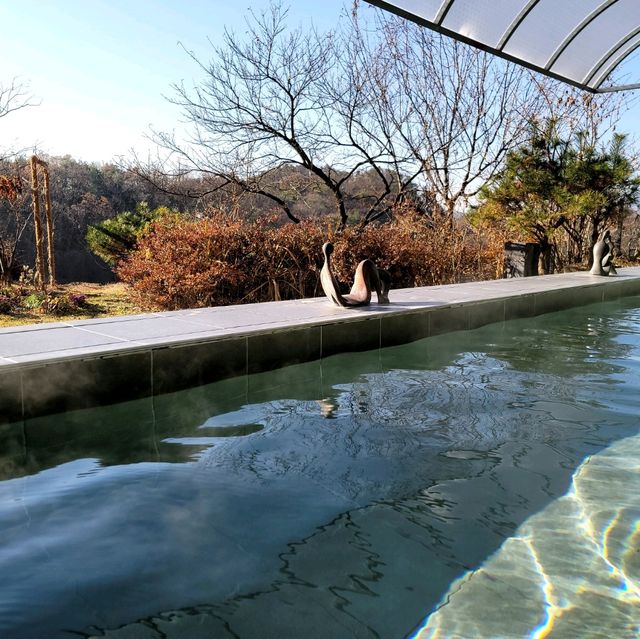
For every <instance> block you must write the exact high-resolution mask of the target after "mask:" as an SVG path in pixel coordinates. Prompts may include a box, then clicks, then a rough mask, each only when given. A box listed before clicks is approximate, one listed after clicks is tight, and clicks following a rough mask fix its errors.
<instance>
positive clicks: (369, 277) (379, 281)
mask: <svg viewBox="0 0 640 639" xmlns="http://www.w3.org/2000/svg"><path fill="white" fill-rule="evenodd" d="M322 253H323V254H324V264H323V266H322V271H320V283H321V284H322V290H323V291H324V293H325V295H326V296H327V297H328V298H329V299H330V300H331V301H332V302H333V303H334V304H337V305H338V306H367V305H368V304H369V303H370V302H371V292H372V291H374V290H375V292H376V295H377V296H378V304H386V303H388V302H389V287H390V284H391V279H390V277H389V273H387V272H386V271H384V270H382V269H379V268H378V267H377V266H376V265H375V264H374V263H373V262H372V261H371V260H362V262H360V264H358V266H357V268H356V274H355V277H354V280H353V286H352V287H351V291H350V292H349V293H348V294H347V295H342V294H341V293H340V288H339V286H338V282H337V281H336V278H335V276H334V275H333V271H332V270H331V254H332V253H333V244H331V242H326V243H325V244H324V245H323V246H322Z"/></svg>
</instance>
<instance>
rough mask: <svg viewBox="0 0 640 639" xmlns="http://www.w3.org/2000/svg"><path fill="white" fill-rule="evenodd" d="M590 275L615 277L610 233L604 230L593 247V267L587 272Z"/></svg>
mask: <svg viewBox="0 0 640 639" xmlns="http://www.w3.org/2000/svg"><path fill="white" fill-rule="evenodd" d="M589 273H591V275H616V273H617V271H616V268H615V266H614V265H613V243H612V242H611V231H609V229H605V230H604V231H603V232H602V233H601V234H600V237H599V238H598V241H597V242H596V243H595V245H594V247H593V266H592V267H591V270H590V271H589Z"/></svg>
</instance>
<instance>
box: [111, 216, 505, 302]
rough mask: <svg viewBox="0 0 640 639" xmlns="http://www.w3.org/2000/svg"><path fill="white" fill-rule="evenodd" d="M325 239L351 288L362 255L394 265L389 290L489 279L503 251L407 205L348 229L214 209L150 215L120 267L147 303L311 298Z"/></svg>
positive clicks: (383, 264)
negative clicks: (201, 215) (199, 214)
mask: <svg viewBox="0 0 640 639" xmlns="http://www.w3.org/2000/svg"><path fill="white" fill-rule="evenodd" d="M327 240H330V241H332V242H333V243H334V246H335V253H334V264H333V265H334V271H335V274H336V277H337V279H338V281H339V282H341V283H342V284H343V285H344V289H345V291H348V287H349V285H350V284H351V282H352V281H353V274H354V271H355V268H356V265H357V264H358V262H359V261H360V260H362V259H365V258H370V259H372V260H373V261H374V262H375V263H376V264H378V266H380V267H382V268H384V269H386V270H388V271H389V273H390V275H391V281H392V288H403V287H411V286H428V285H433V284H445V283H452V282H460V281H468V280H471V279H490V278H492V277H495V276H496V264H497V261H498V259H499V258H500V257H501V251H502V246H501V245H500V246H499V247H498V243H496V242H491V241H489V242H487V241H486V240H485V239H483V238H481V237H479V236H478V234H477V233H476V232H475V231H474V230H473V229H472V228H471V227H469V226H468V225H467V224H465V223H464V222H460V223H458V224H456V226H455V227H454V228H453V229H451V228H450V226H449V225H446V224H434V223H433V221H432V220H430V219H429V218H427V217H424V216H419V215H417V214H415V213H414V212H412V211H410V210H409V211H398V212H397V213H396V215H395V216H394V220H393V221H392V222H389V223H385V224H382V225H369V226H367V227H365V228H364V229H358V228H355V227H354V228H351V227H349V228H347V229H346V230H343V231H336V230H335V229H333V228H331V226H330V224H329V223H327V222H322V221H304V222H301V223H300V224H284V225H280V224H276V220H275V219H274V218H269V217H263V218H260V219H258V220H254V221H247V220H244V219H240V218H238V217H234V216H231V215H228V214H225V213H223V212H215V214H214V215H211V216H210V217H208V218H206V219H197V220H189V219H184V218H178V217H167V218H164V219H160V220H157V221H155V222H153V223H152V224H150V225H149V227H148V228H147V230H146V231H145V233H144V234H143V235H142V236H141V237H140V238H139V240H138V244H137V248H136V249H135V250H134V251H133V252H132V253H131V254H130V255H129V257H128V258H127V259H125V260H124V261H122V262H121V263H120V264H119V266H118V269H117V272H118V275H119V276H120V278H121V279H122V280H124V281H125V282H127V283H128V284H130V285H131V287H132V290H133V295H134V298H135V301H136V302H137V303H138V304H140V305H141V306H142V307H144V308H149V309H169V310H173V309H178V308H193V307H202V306H216V305H223V304H239V303H248V302H262V301H269V300H278V299H296V298H302V297H314V296H317V295H321V294H322V289H321V287H320V277H319V276H320V269H321V268H322V252H321V247H322V244H323V243H324V242H326V241H327ZM392 299H393V296H392Z"/></svg>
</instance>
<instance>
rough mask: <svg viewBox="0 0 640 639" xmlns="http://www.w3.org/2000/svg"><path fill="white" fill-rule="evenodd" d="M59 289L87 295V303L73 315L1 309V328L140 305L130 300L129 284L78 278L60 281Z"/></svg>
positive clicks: (105, 314)
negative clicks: (101, 282)
mask: <svg viewBox="0 0 640 639" xmlns="http://www.w3.org/2000/svg"><path fill="white" fill-rule="evenodd" d="M56 291H62V292H65V293H73V294H75V295H84V296H86V302H85V304H84V306H83V307H82V308H80V309H78V310H77V311H76V312H75V313H73V314H71V315H55V314H43V313H42V312H39V311H38V310H29V309H21V310H19V311H15V312H12V313H0V328H4V327H8V326H20V325H22V324H42V323H43V322H68V321H70V320H79V319H91V318H93V317H110V316H113V315H132V314H135V313H140V312H141V311H140V309H139V308H138V307H137V306H135V305H134V304H133V303H132V302H130V301H129V296H128V287H127V285H126V284H122V283H121V282H118V283H116V284H91V283H86V282H78V283H74V284H60V285H59V286H57V287H56Z"/></svg>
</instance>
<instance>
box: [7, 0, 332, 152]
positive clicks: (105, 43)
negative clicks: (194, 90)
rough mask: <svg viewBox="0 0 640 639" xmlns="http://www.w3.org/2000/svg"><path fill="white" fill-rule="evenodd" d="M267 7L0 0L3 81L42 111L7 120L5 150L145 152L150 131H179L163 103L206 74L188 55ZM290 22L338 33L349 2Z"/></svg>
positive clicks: (175, 1) (222, 2) (298, 0)
mask: <svg viewBox="0 0 640 639" xmlns="http://www.w3.org/2000/svg"><path fill="white" fill-rule="evenodd" d="M266 6H268V0H245V1H244V2H241V3H237V2H229V1H228V0H0V25H1V35H0V61H1V64H0V74H1V75H0V82H3V83H5V84H6V83H7V82H8V81H10V80H11V78H13V77H14V76H18V77H19V78H20V79H21V80H23V81H28V82H29V84H30V90H31V93H32V95H33V96H34V97H35V98H36V100H38V101H39V102H40V105H39V106H38V107H35V108H30V109H24V110H22V111H19V112H15V113H13V114H11V115H10V116H8V117H5V118H3V119H1V120H0V146H2V147H7V146H13V147H15V146H20V147H30V148H33V146H34V144H36V145H37V146H38V149H39V150H40V151H41V152H45V153H51V154H54V155H64V154H70V155H72V156H74V157H76V158H79V159H84V160H96V161H108V160H110V159H111V158H112V157H114V156H117V155H121V154H126V153H127V151H128V150H129V149H130V148H132V147H135V148H138V149H141V150H144V149H145V148H146V147H147V146H148V143H147V142H146V141H145V139H144V137H143V134H144V133H145V132H148V129H149V125H153V126H154V127H155V128H160V129H163V130H172V129H174V128H176V127H179V125H180V122H179V119H180V114H179V110H177V108H176V107H174V106H172V105H171V104H169V103H168V102H167V101H166V100H165V99H164V98H163V95H170V94H171V90H170V85H171V83H172V82H180V81H181V80H185V81H186V82H190V81H191V80H192V79H195V78H196V77H197V76H198V69H197V67H196V65H195V64H194V63H193V61H192V60H191V59H190V58H189V57H188V56H187V54H186V53H185V52H184V51H183V49H182V48H181V47H180V45H179V43H182V44H183V45H184V46H185V47H186V48H187V49H189V50H192V51H194V52H195V53H196V54H197V55H198V56H199V57H201V58H202V59H205V60H206V59H208V58H210V55H209V52H210V51H211V45H210V44H209V42H208V39H207V38H210V39H211V40H212V41H213V42H214V43H215V42H217V41H220V39H221V38H222V35H223V30H224V27H225V26H227V27H229V28H230V29H232V30H234V31H237V32H239V33H240V32H242V30H243V29H244V15H245V14H246V11H247V10H248V9H249V7H251V8H252V9H254V10H256V11H259V10H260V9H261V8H265V7H266ZM290 6H291V8H290V16H291V22H292V23H293V24H297V23H300V22H305V21H308V20H311V19H312V20H313V22H314V23H315V24H316V25H317V26H318V27H321V28H324V27H329V28H331V27H332V26H334V25H335V24H336V23H337V22H338V19H339V16H340V12H341V10H342V7H343V1H342V0H323V2H321V3H316V2H308V1H304V0H295V1H294V2H291V3H290Z"/></svg>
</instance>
